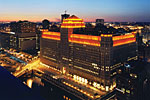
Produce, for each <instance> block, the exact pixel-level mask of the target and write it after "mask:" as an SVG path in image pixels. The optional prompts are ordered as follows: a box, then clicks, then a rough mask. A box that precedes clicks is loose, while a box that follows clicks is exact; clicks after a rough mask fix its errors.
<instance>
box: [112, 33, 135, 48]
mask: <svg viewBox="0 0 150 100" xmlns="http://www.w3.org/2000/svg"><path fill="white" fill-rule="evenodd" d="M133 42H136V38H135V35H134V34H127V35H121V36H114V37H113V46H120V45H124V44H129V43H133Z"/></svg>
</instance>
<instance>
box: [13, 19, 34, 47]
mask: <svg viewBox="0 0 150 100" xmlns="http://www.w3.org/2000/svg"><path fill="white" fill-rule="evenodd" d="M10 27H11V32H14V33H15V36H14V37H13V40H14V41H13V42H14V43H12V44H14V47H13V48H15V49H18V50H31V49H35V47H36V24H35V23H32V22H28V21H19V22H12V23H11V24H10Z"/></svg>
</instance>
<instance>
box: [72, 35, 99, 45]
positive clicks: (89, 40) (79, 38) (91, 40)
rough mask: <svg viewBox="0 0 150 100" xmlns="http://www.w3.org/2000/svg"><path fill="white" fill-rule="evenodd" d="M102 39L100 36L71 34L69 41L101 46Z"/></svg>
mask: <svg viewBox="0 0 150 100" xmlns="http://www.w3.org/2000/svg"><path fill="white" fill-rule="evenodd" d="M100 41H101V37H100V36H92V35H80V34H71V35H70V37H69V42H72V43H79V44H85V45H92V46H100Z"/></svg>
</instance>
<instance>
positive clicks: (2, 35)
mask: <svg viewBox="0 0 150 100" xmlns="http://www.w3.org/2000/svg"><path fill="white" fill-rule="evenodd" d="M13 36H14V34H13V33H11V32H9V33H6V32H0V48H10V46H11V44H10V43H11V41H12V40H11V37H13Z"/></svg>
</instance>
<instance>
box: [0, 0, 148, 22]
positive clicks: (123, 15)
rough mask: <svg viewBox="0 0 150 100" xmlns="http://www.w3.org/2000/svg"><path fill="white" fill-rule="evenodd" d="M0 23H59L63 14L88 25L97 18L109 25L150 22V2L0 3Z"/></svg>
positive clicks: (65, 0)
mask: <svg viewBox="0 0 150 100" xmlns="http://www.w3.org/2000/svg"><path fill="white" fill-rule="evenodd" d="M0 2H1V3H0V15H1V17H0V21H18V20H29V21H33V22H40V21H42V20H43V19H48V20H50V21H56V22H58V21H60V14H62V13H64V11H65V10H67V13H69V14H74V15H77V16H80V18H82V19H84V21H85V22H89V21H90V22H91V21H92V22H94V21H95V19H97V18H102V19H105V21H108V22H117V21H118V22H127V21H129V22H150V14H148V13H147V12H149V9H150V7H149V2H150V1H149V0H142V1H141V0H132V1H131V0H126V1H123V0H115V1H114V0H94V1H93V0H82V1H81V0H54V1H52V0H32V1H30V0H21V1H19V0H13V1H12V0H0Z"/></svg>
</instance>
